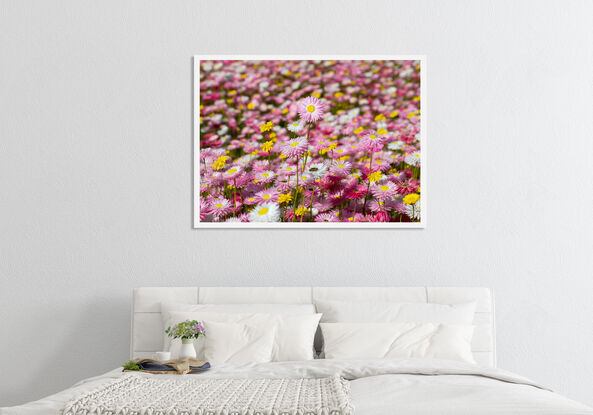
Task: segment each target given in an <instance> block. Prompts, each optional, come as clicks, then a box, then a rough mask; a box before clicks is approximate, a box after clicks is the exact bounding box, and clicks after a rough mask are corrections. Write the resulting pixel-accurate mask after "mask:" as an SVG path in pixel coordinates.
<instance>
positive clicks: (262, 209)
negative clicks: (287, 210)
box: [249, 203, 280, 222]
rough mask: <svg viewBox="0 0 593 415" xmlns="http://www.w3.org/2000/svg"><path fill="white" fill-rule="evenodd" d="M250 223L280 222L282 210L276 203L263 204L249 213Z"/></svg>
mask: <svg viewBox="0 0 593 415" xmlns="http://www.w3.org/2000/svg"><path fill="white" fill-rule="evenodd" d="M249 221H250V222H279V221H280V208H279V207H278V205H277V204H276V203H263V204H261V205H259V206H257V207H256V208H255V209H253V210H252V211H251V213H249Z"/></svg>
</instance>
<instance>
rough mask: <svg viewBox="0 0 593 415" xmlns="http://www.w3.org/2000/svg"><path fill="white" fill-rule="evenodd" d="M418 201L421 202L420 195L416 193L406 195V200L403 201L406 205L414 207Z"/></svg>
mask: <svg viewBox="0 0 593 415" xmlns="http://www.w3.org/2000/svg"><path fill="white" fill-rule="evenodd" d="M418 200H420V195H418V194H416V193H410V194H409V195H405V196H404V199H403V201H404V203H405V204H406V205H413V204H414V203H416V202H417V201H418Z"/></svg>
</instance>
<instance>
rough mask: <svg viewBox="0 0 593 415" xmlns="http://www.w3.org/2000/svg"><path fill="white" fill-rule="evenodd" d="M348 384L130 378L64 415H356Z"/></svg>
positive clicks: (73, 403) (89, 396)
mask: <svg viewBox="0 0 593 415" xmlns="http://www.w3.org/2000/svg"><path fill="white" fill-rule="evenodd" d="M353 413H354V409H353V406H352V403H351V401H350V387H349V385H348V382H347V381H345V380H344V379H342V378H340V377H339V376H333V377H327V378H318V379H203V378H193V377H185V378H178V379H163V378H162V377H145V376H137V375H134V374H130V375H125V376H123V377H122V378H121V379H117V380H116V381H114V382H111V383H109V384H107V385H105V386H103V387H101V388H100V389H98V390H95V391H93V392H89V393H87V394H85V395H83V396H81V397H79V398H77V399H74V400H72V401H70V402H69V403H68V404H67V405H66V407H65V408H64V411H63V415H189V414H191V415H284V414H290V415H352V414H353Z"/></svg>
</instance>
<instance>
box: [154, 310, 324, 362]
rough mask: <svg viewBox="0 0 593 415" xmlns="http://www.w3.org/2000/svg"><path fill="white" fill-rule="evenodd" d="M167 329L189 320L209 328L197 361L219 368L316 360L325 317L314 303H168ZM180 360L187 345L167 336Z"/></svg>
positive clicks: (197, 344) (198, 346) (198, 342)
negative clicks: (315, 344) (316, 342)
mask: <svg viewBox="0 0 593 415" xmlns="http://www.w3.org/2000/svg"><path fill="white" fill-rule="evenodd" d="M161 316H162V319H163V327H164V328H167V327H169V326H173V325H174V324H177V323H180V322H182V321H185V320H198V321H201V322H202V323H203V324H204V328H205V330H206V336H204V337H200V338H199V339H197V340H196V341H194V346H195V348H196V354H197V358H198V359H200V360H207V361H209V362H210V363H211V364H213V365H219V364H223V363H232V364H247V363H264V362H272V361H291V360H311V359H313V358H314V357H315V353H314V349H313V340H314V337H315V332H316V330H317V326H318V325H319V320H320V318H321V314H316V313H315V306H314V305H313V304H197V305H193V304H178V303H162V304H161ZM164 345H165V349H169V350H170V351H171V354H172V355H173V356H174V357H176V356H177V355H178V353H179V349H180V345H181V342H180V341H179V339H174V340H171V339H169V338H168V337H167V336H166V335H165V338H164Z"/></svg>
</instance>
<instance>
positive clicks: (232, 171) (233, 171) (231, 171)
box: [227, 169, 237, 173]
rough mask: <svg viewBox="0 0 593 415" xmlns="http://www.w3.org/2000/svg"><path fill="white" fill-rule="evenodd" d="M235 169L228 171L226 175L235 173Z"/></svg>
mask: <svg viewBox="0 0 593 415" xmlns="http://www.w3.org/2000/svg"><path fill="white" fill-rule="evenodd" d="M236 171H237V169H230V170H229V171H228V172H227V173H235V172H236Z"/></svg>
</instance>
